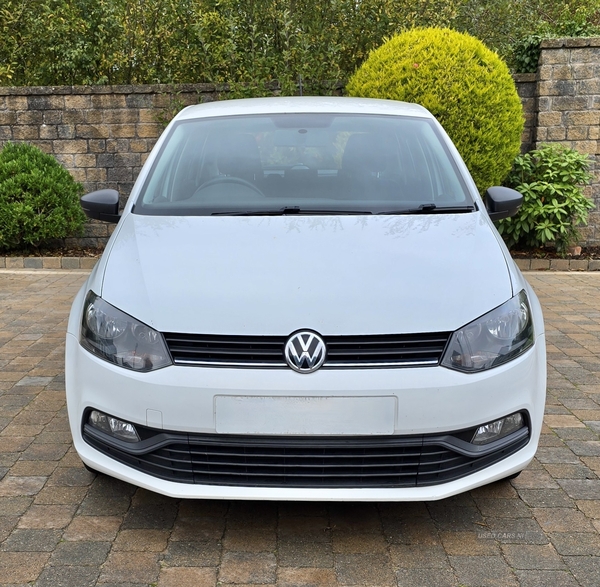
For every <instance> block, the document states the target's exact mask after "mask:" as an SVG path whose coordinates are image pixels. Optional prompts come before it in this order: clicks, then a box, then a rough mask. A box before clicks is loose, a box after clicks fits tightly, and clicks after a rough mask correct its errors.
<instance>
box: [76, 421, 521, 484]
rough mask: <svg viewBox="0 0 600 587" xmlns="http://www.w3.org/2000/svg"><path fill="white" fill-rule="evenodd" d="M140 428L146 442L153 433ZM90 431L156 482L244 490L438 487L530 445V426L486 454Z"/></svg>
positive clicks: (452, 448) (319, 440)
mask: <svg viewBox="0 0 600 587" xmlns="http://www.w3.org/2000/svg"><path fill="white" fill-rule="evenodd" d="M138 431H140V434H141V435H142V437H143V438H144V437H145V436H146V435H147V434H148V433H150V431H149V429H147V428H146V429H144V428H143V427H138ZM83 432H84V434H83V436H84V439H85V440H86V442H88V443H89V444H90V445H92V446H93V447H94V448H96V449H97V450H99V451H100V452H102V453H104V454H106V455H108V456H110V457H112V458H113V459H115V460H117V461H119V462H121V463H124V464H126V465H128V466H130V467H132V468H134V469H137V470H138V471H142V472H144V473H147V474H149V475H152V476H154V477H158V478H160V479H165V480H168V481H175V482H180V483H190V484H204V485H224V486H244V487H297V488H311V487H312V488H369V487H398V488H400V487H419V486H426V485H436V484H440V483H445V482H448V481H453V480H455V479H459V478H461V477H464V476H466V475H469V474H471V473H474V472H476V471H479V470H481V469H484V468H485V467H488V466H490V465H492V464H493V463H496V462H498V461H500V460H502V459H504V458H506V457H508V456H509V455H511V454H513V453H515V452H516V451H518V450H520V449H521V448H523V447H524V446H525V445H526V444H527V443H528V441H529V431H528V429H527V428H522V429H521V430H519V431H518V432H515V433H513V434H512V435H511V436H510V437H506V438H505V439H502V441H498V442H497V443H493V444H494V445H495V446H488V447H485V448H483V449H482V447H473V445H471V444H469V443H467V442H464V441H462V440H460V439H458V438H456V437H451V436H448V435H444V436H440V435H419V436H378V437H364V436H363V437H310V438H306V437H288V438H283V437H276V436H235V435H219V434H189V435H188V434H181V433H164V432H160V431H153V433H154V435H153V436H151V437H150V438H147V439H146V440H143V441H141V442H140V443H131V444H128V443H125V442H123V441H118V440H115V439H112V438H110V437H108V436H107V435H105V434H103V433H102V432H99V431H98V430H95V429H94V428H92V427H90V426H89V425H88V424H86V425H84V431H83ZM478 451H479V452H478Z"/></svg>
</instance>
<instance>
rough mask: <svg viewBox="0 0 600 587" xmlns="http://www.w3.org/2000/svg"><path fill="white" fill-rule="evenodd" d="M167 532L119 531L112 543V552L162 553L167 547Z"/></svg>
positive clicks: (144, 530)
mask: <svg viewBox="0 0 600 587" xmlns="http://www.w3.org/2000/svg"><path fill="white" fill-rule="evenodd" d="M168 540H169V532H168V531H165V530H146V529H140V530H126V529H124V530H121V532H119V534H118V535H117V537H116V539H115V541H114V542H113V546H112V548H113V550H115V551H118V550H127V551H139V552H162V551H163V550H165V548H166V547H167V541H168Z"/></svg>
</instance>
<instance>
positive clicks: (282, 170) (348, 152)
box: [134, 113, 474, 215]
mask: <svg viewBox="0 0 600 587" xmlns="http://www.w3.org/2000/svg"><path fill="white" fill-rule="evenodd" d="M473 209H474V203H473V200H472V198H471V197H470V195H469V193H468V191H467V189H466V186H465V184H464V182H463V179H462V177H461V176H460V173H459V171H458V169H457V167H456V165H455V163H454V161H453V159H452V157H451V155H450V154H449V152H448V149H447V147H446V145H445V143H444V141H443V139H442V138H441V136H440V134H439V133H438V131H437V129H436V126H435V125H434V123H433V122H432V121H430V120H427V119H423V118H416V117H414V118H413V117H407V116H376V115H346V114H344V115H338V114H314V113H311V114H275V115H256V116H227V117H219V118H205V119H197V120H184V121H180V122H179V123H177V124H175V125H174V126H173V127H172V128H171V130H170V132H169V136H168V137H167V139H166V141H165V142H164V143H163V145H162V148H161V151H160V153H159V156H158V157H157V159H156V160H155V162H154V165H153V167H152V169H151V171H150V174H149V176H148V178H147V180H146V182H145V185H144V186H143V189H142V192H141V194H140V196H139V197H138V199H137V201H136V203H135V206H134V213H135V214H156V215H211V214H214V215H229V214H231V215H238V214H240V215H258V214H294V213H298V214H303V213H306V214H329V213H331V214H338V213H347V214H386V213H388V214H393V213H394V214H395V213H397V214H401V213H429V212H431V213H433V212H435V213H440V212H442V213H443V212H469V211H472V210H473Z"/></svg>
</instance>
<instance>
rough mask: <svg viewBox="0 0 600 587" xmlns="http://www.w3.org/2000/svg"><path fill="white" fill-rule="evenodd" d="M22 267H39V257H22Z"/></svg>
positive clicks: (40, 266) (40, 265) (41, 265)
mask: <svg viewBox="0 0 600 587" xmlns="http://www.w3.org/2000/svg"><path fill="white" fill-rule="evenodd" d="M23 267H24V268H25V269H41V268H42V267H43V262H42V258H41V257H26V258H25V259H23Z"/></svg>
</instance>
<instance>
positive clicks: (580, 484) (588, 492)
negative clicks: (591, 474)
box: [558, 479, 600, 499]
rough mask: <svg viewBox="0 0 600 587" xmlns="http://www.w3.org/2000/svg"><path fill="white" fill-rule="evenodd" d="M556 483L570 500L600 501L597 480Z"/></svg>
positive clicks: (599, 486)
mask: <svg viewBox="0 0 600 587" xmlns="http://www.w3.org/2000/svg"><path fill="white" fill-rule="evenodd" d="M558 483H559V485H560V486H561V487H562V488H563V489H564V490H565V492H566V493H567V495H568V496H569V497H570V498H572V499H600V480H598V479H559V480H558Z"/></svg>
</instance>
